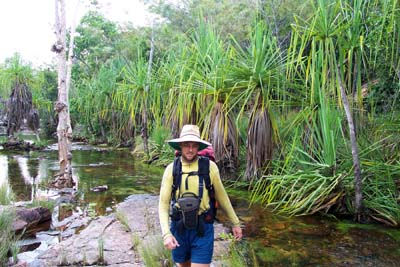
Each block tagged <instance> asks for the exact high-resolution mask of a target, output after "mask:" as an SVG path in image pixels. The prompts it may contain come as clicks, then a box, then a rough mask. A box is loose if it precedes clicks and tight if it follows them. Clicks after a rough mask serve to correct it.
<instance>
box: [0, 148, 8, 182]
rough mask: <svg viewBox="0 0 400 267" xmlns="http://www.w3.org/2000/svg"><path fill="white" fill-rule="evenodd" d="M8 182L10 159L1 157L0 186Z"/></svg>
mask: <svg viewBox="0 0 400 267" xmlns="http://www.w3.org/2000/svg"><path fill="white" fill-rule="evenodd" d="M5 182H8V158H7V156H4V155H0V186H1V185H3V184H4V183H5Z"/></svg>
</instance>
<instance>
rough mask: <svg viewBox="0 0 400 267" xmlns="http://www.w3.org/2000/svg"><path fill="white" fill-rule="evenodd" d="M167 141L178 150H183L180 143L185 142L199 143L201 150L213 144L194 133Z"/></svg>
mask: <svg viewBox="0 0 400 267" xmlns="http://www.w3.org/2000/svg"><path fill="white" fill-rule="evenodd" d="M167 142H168V144H169V145H170V146H171V147H172V148H174V149H175V150H178V151H181V147H180V146H179V144H180V143H183V142H196V143H199V151H200V150H203V149H205V148H207V147H208V146H211V144H210V143H209V142H206V141H204V140H201V139H200V138H198V137H196V136H192V135H190V136H184V137H181V138H176V139H172V140H168V141H167Z"/></svg>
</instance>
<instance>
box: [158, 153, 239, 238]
mask: <svg viewBox="0 0 400 267" xmlns="http://www.w3.org/2000/svg"><path fill="white" fill-rule="evenodd" d="M172 169H173V163H171V164H169V165H168V167H167V168H166V169H165V171H164V175H163V178H162V183H161V190H160V201H159V205H158V213H159V218H160V225H161V231H162V235H163V238H164V239H165V238H167V237H168V236H170V235H172V234H171V232H170V230H169V208H170V203H171V193H172V184H173V176H172ZM198 169H199V167H198V160H196V161H194V162H192V163H186V162H183V161H182V172H183V173H184V174H182V180H181V185H180V188H179V189H178V190H177V192H176V198H177V199H178V198H179V196H178V194H180V195H182V194H183V193H185V192H192V193H194V194H196V195H198V194H199V177H198V176H197V175H191V176H189V177H188V175H187V173H189V172H192V171H198ZM186 179H189V180H188V190H186V187H185V181H186ZM210 180H211V184H212V185H213V186H214V190H215V198H216V200H217V201H218V203H219V208H222V209H223V210H224V211H225V213H226V214H227V216H228V218H229V220H230V221H231V223H232V224H233V225H234V226H239V225H240V222H239V219H238V217H237V216H236V214H235V211H234V210H233V208H232V204H231V202H230V200H229V198H228V195H227V194H226V191H225V188H224V186H223V184H222V182H221V178H220V176H219V171H218V167H217V165H216V164H215V163H214V162H213V161H210ZM203 183H204V182H203ZM203 188H204V189H203V197H202V199H201V202H200V210H199V214H201V213H203V212H204V211H207V210H208V209H209V208H210V199H209V196H208V190H207V189H206V185H205V183H204V184H203Z"/></svg>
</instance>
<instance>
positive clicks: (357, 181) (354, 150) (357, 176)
mask: <svg viewBox="0 0 400 267" xmlns="http://www.w3.org/2000/svg"><path fill="white" fill-rule="evenodd" d="M336 67H337V72H338V80H339V87H340V93H341V95H342V101H343V107H344V111H345V113H346V118H347V122H348V124H349V130H350V142H351V154H352V156H353V166H354V190H355V211H356V212H355V213H356V214H355V218H356V220H357V221H360V220H361V215H362V181H361V168H360V159H359V155H358V147H357V139H356V131H355V127H354V122H353V117H352V115H351V112H350V105H349V101H348V100H347V95H346V91H345V89H344V86H343V82H342V78H341V77H340V68H339V66H336Z"/></svg>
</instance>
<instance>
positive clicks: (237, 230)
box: [232, 226, 243, 240]
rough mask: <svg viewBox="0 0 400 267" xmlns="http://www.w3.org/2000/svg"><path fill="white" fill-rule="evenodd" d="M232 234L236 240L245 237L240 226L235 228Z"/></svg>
mask: <svg viewBox="0 0 400 267" xmlns="http://www.w3.org/2000/svg"><path fill="white" fill-rule="evenodd" d="M232 233H233V236H234V237H235V239H236V240H240V239H242V237H243V233H242V228H240V226H233V227H232Z"/></svg>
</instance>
